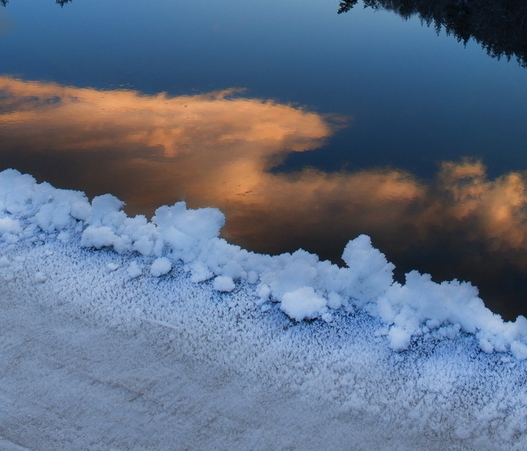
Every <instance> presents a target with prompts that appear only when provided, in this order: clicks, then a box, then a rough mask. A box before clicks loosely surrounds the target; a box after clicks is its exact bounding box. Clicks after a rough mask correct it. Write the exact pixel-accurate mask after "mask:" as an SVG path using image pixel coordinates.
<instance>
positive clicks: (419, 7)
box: [338, 0, 527, 67]
mask: <svg viewBox="0 0 527 451" xmlns="http://www.w3.org/2000/svg"><path fill="white" fill-rule="evenodd" d="M357 3H358V0H341V2H340V5H339V10H338V13H339V14H341V13H344V12H348V11H350V10H351V9H352V8H353V7H354V6H355V5H356V4H357ZM363 3H364V6H365V7H370V8H374V9H376V8H383V9H387V10H389V11H393V12H395V13H397V14H399V15H400V16H402V17H404V18H409V17H411V16H413V15H417V16H418V17H419V18H420V19H421V20H422V21H423V22H424V23H426V24H427V25H428V26H432V25H433V26H434V27H435V29H436V30H437V31H438V32H439V30H441V29H442V28H443V29H444V30H445V31H446V33H447V34H452V35H454V36H455V37H456V38H457V40H458V41H460V42H463V43H465V44H466V43H467V42H468V41H469V40H470V39H473V40H474V41H475V42H477V43H478V44H479V45H481V46H482V47H483V48H484V49H485V50H486V51H487V53H488V54H489V55H490V56H492V57H497V58H501V57H503V56H504V57H506V58H507V59H510V58H512V57H515V58H516V59H517V60H518V62H519V63H520V64H521V65H522V66H523V67H527V21H526V20H525V19H526V17H527V3H526V2H524V1H521V0H512V1H511V0H496V1H490V2H489V1H488V0H471V1H466V0H463V1H458V0H427V1H422V0H363Z"/></svg>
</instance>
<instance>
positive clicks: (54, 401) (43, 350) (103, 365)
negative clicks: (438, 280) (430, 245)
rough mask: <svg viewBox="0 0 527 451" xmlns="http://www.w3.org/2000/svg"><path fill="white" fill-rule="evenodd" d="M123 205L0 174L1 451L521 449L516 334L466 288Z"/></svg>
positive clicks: (365, 255) (522, 349)
mask: <svg viewBox="0 0 527 451" xmlns="http://www.w3.org/2000/svg"><path fill="white" fill-rule="evenodd" d="M121 206H122V203H121V202H119V201H118V200H117V199H115V198H114V197H112V196H102V197H99V198H96V199H94V201H93V202H92V203H89V202H88V200H87V199H86V197H85V196H84V195H83V194H82V193H78V192H70V191H64V190H56V189H54V188H53V187H51V186H50V185H47V184H37V183H35V181H34V180H33V179H32V178H31V177H30V176H27V175H25V176H23V175H21V174H19V173H18V172H16V171H4V172H2V173H0V236H1V244H0V246H1V248H0V249H1V250H0V251H1V255H0V278H1V280H2V284H1V292H0V299H1V303H2V307H1V311H2V315H1V319H0V321H1V326H0V330H1V331H2V332H1V333H2V340H1V348H0V349H1V354H0V355H1V365H2V368H3V371H2V372H0V419H1V421H0V445H1V446H3V447H4V448H6V449H34V450H41V449H43V450H57V449H89V450H92V449H101V450H102V449H105V450H106V449H118V450H125V449H134V450H142V449H156V450H159V449H167V450H169V449H170V450H171V449H229V450H231V449H262V450H263V449H339V450H340V449H350V450H360V449H368V450H372V449H374V450H376V449H379V450H381V449H386V450H397V449H401V450H403V449H404V450H413V449H415V450H418V449H424V447H425V446H426V448H427V449H432V450H435V449H437V450H444V449H451V450H454V449H459V450H469V449H474V450H476V449H477V450H486V449H488V450H523V449H525V447H526V445H527V438H526V429H527V423H526V421H527V417H526V415H527V391H526V388H525V387H526V379H527V378H526V376H525V374H526V369H527V365H526V360H525V357H527V352H526V349H527V346H526V341H525V339H526V335H527V331H526V323H527V321H526V320H525V319H524V318H523V317H520V318H519V319H518V320H517V321H516V322H515V323H505V322H503V321H502V320H501V318H500V317H499V316H497V315H494V314H492V313H491V312H490V311H489V310H487V309H486V308H485V307H484V305H483V303H482V301H481V300H480V299H479V298H478V297H477V291H476V289H475V288H474V287H472V286H470V285H468V284H461V283H457V282H451V283H444V284H435V283H433V282H431V281H430V280H429V278H427V276H422V275H419V274H417V273H415V272H414V273H411V274H410V275H409V276H408V278H407V283H406V284H405V285H403V286H401V285H399V284H396V283H393V280H392V275H391V271H392V269H393V267H392V265H391V264H390V263H388V262H387V261H386V259H385V258H384V256H383V255H382V253H380V252H379V251H378V250H376V249H374V248H373V247H372V246H371V244H370V242H369V240H368V238H367V237H364V236H361V237H358V238H357V239H355V240H353V241H351V242H350V244H348V246H347V247H346V249H345V250H344V260H345V261H346V263H347V264H348V267H347V268H338V267H336V266H335V265H332V264H330V263H329V262H320V261H319V260H318V258H317V257H316V256H314V255H311V254H308V253H306V252H303V251H299V252H297V253H295V254H292V255H289V254H284V255H282V256H277V257H270V256H266V255H259V254H253V253H250V252H247V251H245V250H243V249H240V248H239V247H237V246H233V245H230V244H228V243H227V242H225V241H224V240H222V239H220V238H218V233H219V230H220V228H221V226H222V225H223V221H224V219H223V215H222V214H221V213H220V212H219V211H217V210H214V209H202V210H187V209H186V208H185V206H184V204H182V203H180V204H176V205H175V206H173V207H161V208H160V209H159V210H158V211H157V212H156V216H155V217H154V218H153V220H152V222H149V221H147V220H146V219H145V218H142V217H136V218H127V217H126V215H125V214H124V213H123V212H122V211H120V208H121ZM97 248H98V249H99V250H97Z"/></svg>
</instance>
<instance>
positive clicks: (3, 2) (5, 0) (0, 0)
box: [0, 0, 73, 6]
mask: <svg viewBox="0 0 527 451" xmlns="http://www.w3.org/2000/svg"><path fill="white" fill-rule="evenodd" d="M72 1H73V0H55V3H56V4H57V5H60V6H64V5H65V4H66V3H70V2H72ZM8 3H9V0H0V5H2V6H6V5H7V4H8Z"/></svg>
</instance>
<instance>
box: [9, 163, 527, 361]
mask: <svg viewBox="0 0 527 451" xmlns="http://www.w3.org/2000/svg"><path fill="white" fill-rule="evenodd" d="M123 205H124V203H123V202H122V201H120V200H119V199H117V198H116V197H115V196H112V195H110V194H105V195H102V196H98V197H95V198H94V199H93V200H92V202H91V203H90V202H89V200H88V199H87V197H86V195H85V194H84V193H81V192H76V191H69V190H61V189H55V188H54V187H52V186H51V185H49V184H48V183H41V184H39V183H37V182H36V181H35V179H34V178H33V177H31V176H30V175H27V174H26V175H22V174H20V173H19V172H18V171H16V170H11V169H9V170H5V171H3V172H1V173H0V237H1V240H2V242H4V243H6V244H9V243H11V244H12V243H16V242H18V241H19V240H22V239H35V236H37V235H38V234H39V233H48V234H52V233H53V234H58V237H59V239H63V240H67V239H68V237H69V234H70V233H71V231H72V230H75V231H77V232H79V233H81V239H80V245H81V246H82V247H85V248H95V249H101V248H113V249H114V250H115V251H116V252H117V253H119V254H132V253H138V254H140V255H142V256H143V257H155V260H153V262H152V263H151V266H150V268H149V270H148V272H149V273H150V274H151V275H152V276H154V277H160V276H163V275H166V274H168V273H169V272H170V271H171V270H172V268H173V266H175V265H177V264H178V263H182V264H183V267H182V269H183V271H185V272H188V273H189V274H190V280H191V281H192V282H194V283H198V282H203V281H206V280H209V279H212V280H213V281H214V289H215V290H217V291H219V292H230V291H232V290H234V289H235V287H236V286H237V285H240V284H245V283H249V284H251V285H254V290H255V292H256V293H258V301H257V302H258V303H260V304H262V308H264V309H267V308H269V303H278V304H279V306H280V308H281V310H282V311H283V312H285V313H286V314H287V315H288V316H289V317H291V318H292V319H294V320H296V321H302V320H305V319H316V318H321V319H323V320H324V321H326V322H331V321H332V315H333V314H334V313H335V312H336V311H345V312H348V313H351V312H353V311H362V312H367V313H369V314H370V315H372V316H374V317H376V318H379V319H380V320H381V321H382V323H383V324H384V326H383V327H382V328H381V329H380V330H379V334H380V335H385V336H386V338H387V341H388V344H389V346H390V347H391V348H392V349H393V350H395V351H402V350H405V349H408V347H409V346H410V345H411V343H412V341H413V340H415V339H416V338H417V337H421V336H422V337H424V338H431V339H435V340H437V339H444V338H449V339H452V338H454V337H455V336H457V335H459V334H460V333H469V334H474V335H475V336H476V337H477V339H478V342H479V346H480V348H481V349H482V350H483V351H485V352H488V353H492V352H494V351H497V352H510V353H511V354H512V355H513V356H514V357H515V358H516V359H519V360H523V359H526V358H527V319H525V318H524V317H523V316H520V317H518V318H517V319H516V321H514V322H504V321H503V320H502V318H501V317H500V316H499V315H497V314H494V313H492V312H491V311H490V310H489V309H487V308H486V307H485V306H484V304H483V301H482V300H481V299H480V298H479V297H478V291H477V288H475V287H474V286H472V285H471V284H469V283H466V282H459V281H457V280H453V281H451V282H442V283H440V284H438V283H435V282H433V281H432V280H431V278H430V276H429V275H427V274H420V273H418V272H417V271H412V272H410V273H408V274H407V275H406V283H405V284H404V285H401V284H399V283H397V282H394V280H393V269H394V266H393V264H391V263H389V262H387V260H386V258H385V256H384V255H383V254H382V253H381V252H380V251H379V250H378V249H375V248H373V247H372V244H371V241H370V238H369V237H367V236H365V235H360V236H358V237H357V238H355V239H353V240H351V241H350V242H349V243H348V244H347V246H346V247H345V249H344V252H343V255H342V257H343V260H344V261H345V262H346V264H347V267H344V268H341V267H338V266H337V265H334V264H332V263H330V262H328V261H320V260H319V259H318V257H317V256H316V255H314V254H310V253H308V252H305V251H303V250H298V251H296V252H294V253H293V254H282V255H278V256H269V255H263V254H256V253H252V252H248V251H246V250H244V249H241V248H240V247H239V246H235V245H232V244H229V243H228V242H226V241H225V240H224V239H222V238H219V232H220V229H221V227H222V226H223V225H224V222H225V218H224V216H223V214H222V213H221V212H220V211H219V210H217V209H214V208H201V209H197V210H190V209H187V208H186V204H185V203H184V202H178V203H176V204H175V205H173V206H162V207H160V208H158V209H157V210H156V212H155V215H154V217H153V218H152V220H151V221H148V220H147V219H146V217H144V216H142V215H138V216H135V217H132V218H131V217H128V216H127V215H126V214H125V212H124V211H122V207H123ZM0 264H3V265H5V264H6V262H5V261H0ZM128 271H129V275H130V277H131V278H133V277H138V276H139V275H141V274H142V271H141V270H139V269H138V268H137V265H136V264H135V263H134V261H132V262H131V263H130V267H129V268H128Z"/></svg>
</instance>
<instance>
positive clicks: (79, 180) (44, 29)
mask: <svg viewBox="0 0 527 451" xmlns="http://www.w3.org/2000/svg"><path fill="white" fill-rule="evenodd" d="M392 3H393V4H396V5H397V4H398V2H392ZM399 3H401V2H399ZM406 3H412V2H408V1H407V2H406ZM414 3H415V2H414ZM500 4H501V3H500ZM377 6H378V8H377V9H372V8H363V6H362V5H361V4H360V3H359V4H358V5H356V6H355V7H354V8H352V9H351V10H350V11H348V12H346V13H345V14H340V15H338V14H337V10H338V7H339V4H338V3H337V2H335V1H333V0H309V1H299V0H280V1H278V0H274V1H266V2H260V1H254V0H245V1H239V0H231V1H224V2H215V1H208V0H206V1H202V2H181V1H166V0H165V1H162V0H153V1H150V2H148V3H145V2H137V1H133V0H127V1H123V0H115V1H108V0H106V1H102V0H95V1H89V2H88V1H85V0H84V1H83V0H74V1H73V2H69V3H66V4H64V5H63V6H62V7H61V6H60V5H58V4H55V3H54V2H53V1H52V0H38V1H37V0H26V1H21V0H11V1H10V2H9V3H8V4H7V5H6V6H5V7H0V74H2V78H1V80H0V81H1V82H0V169H3V168H6V167H16V168H17V169H19V170H21V171H28V172H31V173H33V174H34V175H35V176H37V177H38V178H39V180H47V181H50V182H52V183H54V184H55V185H57V186H60V187H65V188H75V189H82V190H85V191H87V192H88V193H89V194H90V195H96V194H101V193H104V192H107V191H111V192H113V193H114V194H116V195H118V196H119V197H121V198H123V199H124V200H126V202H127V204H128V209H129V211H130V212H131V213H140V212H142V213H146V214H151V213H152V211H153V210H154V209H155V208H156V207H157V206H158V205H160V204H161V203H168V202H174V201H176V200H180V199H182V198H183V199H185V200H187V202H188V203H189V204H190V205H191V206H193V207H199V206H217V207H220V208H221V209H222V210H223V211H224V212H226V214H227V227H226V229H225V231H224V235H225V236H226V237H227V238H229V239H230V240H232V241H234V242H237V243H240V244H242V245H244V246H246V247H248V248H250V249H254V250H257V251H262V252H272V253H276V252H283V251H292V250H294V249H296V248H298V247H303V248H305V249H307V250H310V251H313V252H317V253H319V255H320V256H321V257H322V258H330V259H332V260H334V261H339V257H340V252H341V251H342V248H343V246H344V244H345V243H346V241H347V240H348V239H350V238H353V237H354V236H356V235H357V234H358V233H368V234H370V235H371V236H372V237H373V242H374V244H375V245H377V246H378V247H379V248H380V249H381V250H382V251H384V252H385V253H386V254H387V256H388V258H390V259H391V260H392V261H394V262H395V263H396V264H397V266H398V268H399V277H403V273H404V272H405V271H407V270H410V269H414V268H416V269H419V270H421V271H426V272H430V273H431V274H432V275H433V276H434V278H435V279H436V280H442V279H445V278H447V279H450V278H454V277H457V278H460V279H463V280H471V281H473V282H474V283H475V284H476V285H478V286H479V287H480V289H481V291H482V296H483V298H484V299H485V301H486V302H487V303H488V305H490V306H491V307H492V308H493V309H494V310H496V311H500V312H502V313H503V314H505V315H507V316H508V317H512V316H515V315H516V314H518V313H526V312H527V303H526V302H525V301H524V299H525V290H526V289H527V282H526V277H525V270H524V268H525V263H527V259H526V254H525V253H526V251H527V236H524V232H523V230H524V229H525V225H526V223H527V216H526V213H525V210H526V206H527V194H525V187H526V186H527V185H526V184H525V180H524V176H523V171H525V170H526V169H527V152H526V150H527V149H526V146H525V143H526V142H527V127H526V126H525V123H526V118H527V70H526V69H525V68H523V67H522V66H521V64H519V63H518V62H516V61H515V55H514V54H513V55H512V56H513V57H512V59H511V60H510V61H507V58H506V57H502V58H501V59H498V58H493V57H491V56H489V55H488V53H487V52H486V51H485V49H484V48H482V44H481V42H480V43H477V42H475V41H474V40H473V39H469V40H468V42H466V43H464V42H459V40H458V39H456V36H454V34H455V33H452V30H450V32H451V33H450V35H447V33H445V31H444V30H443V31H439V33H437V32H436V30H435V29H434V27H428V26H426V24H423V23H422V21H421V20H419V18H418V17H417V16H416V15H411V17H409V18H407V19H403V18H402V17H401V16H400V15H399V14H396V13H394V12H390V11H386V10H384V9H383V8H382V7H381V6H382V4H378V5H377ZM518 8H521V5H520V6H518ZM456 14H457V12H456ZM491 19H492V17H491V16H489V17H486V16H484V14H481V17H479V16H478V21H479V22H478V24H479V25H478V26H479V29H481V26H482V25H481V24H485V23H488V26H489V27H492V26H496V25H493V20H491ZM511 23H514V22H511ZM510 33H511V36H513V35H514V36H515V35H518V30H516V31H515V30H514V29H513V28H511V30H510ZM495 34H496V33H493V32H492V29H491V31H489V32H488V35H489V36H494V35H495ZM480 41H481V40H480ZM515 48H517V47H515ZM231 88H243V89H244V91H243V92H241V93H237V94H234V95H233V96H227V97H222V96H219V97H218V96H216V97H214V98H213V100H212V101H206V99H205V97H204V95H205V94H207V93H211V92H215V91H220V90H225V89H231ZM123 90H126V91H127V92H128V94H129V95H128V96H126V95H122V94H123ZM160 93H166V97H159V94H160ZM182 96H185V97H182ZM79 99H80V100H79ZM187 103H188V105H187V106H185V105H186V104H187ZM184 108H187V110H186V111H187V112H185V110H184ZM190 110H192V111H191V113H188V111H190ZM187 113H188V114H187ZM449 162H450V163H449Z"/></svg>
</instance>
